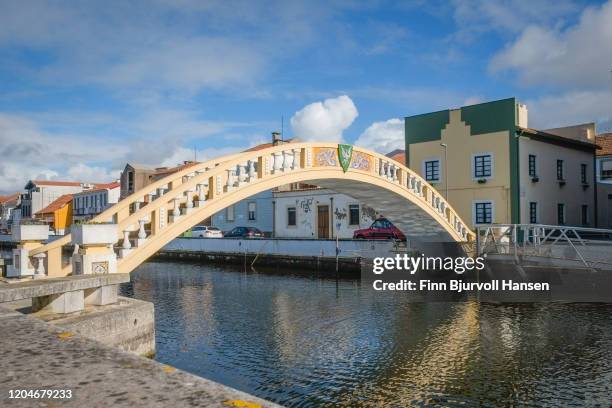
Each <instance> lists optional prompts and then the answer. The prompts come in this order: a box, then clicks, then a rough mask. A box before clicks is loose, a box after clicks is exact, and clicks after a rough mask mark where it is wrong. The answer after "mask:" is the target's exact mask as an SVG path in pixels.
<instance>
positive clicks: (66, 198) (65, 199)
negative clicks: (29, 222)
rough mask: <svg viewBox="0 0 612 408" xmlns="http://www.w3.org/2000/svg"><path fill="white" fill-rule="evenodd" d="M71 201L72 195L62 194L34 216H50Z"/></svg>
mask: <svg viewBox="0 0 612 408" xmlns="http://www.w3.org/2000/svg"><path fill="white" fill-rule="evenodd" d="M71 201H72V194H64V195H63V196H60V197H59V198H58V199H57V200H55V201H53V202H52V203H51V204H49V205H48V206H46V207H45V208H43V209H42V210H40V211H38V212H37V213H36V214H51V213H53V212H55V211H57V210H59V209H60V208H62V207H63V206H65V205H66V204H68V203H69V202H71Z"/></svg>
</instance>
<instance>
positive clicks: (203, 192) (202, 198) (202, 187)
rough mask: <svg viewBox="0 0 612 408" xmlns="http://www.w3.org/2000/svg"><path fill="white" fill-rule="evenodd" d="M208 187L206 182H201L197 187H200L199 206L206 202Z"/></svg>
mask: <svg viewBox="0 0 612 408" xmlns="http://www.w3.org/2000/svg"><path fill="white" fill-rule="evenodd" d="M207 187H208V184H204V183H199V184H198V186H197V188H198V207H200V206H201V205H202V204H204V202H205V201H206V194H207V191H206V188H207Z"/></svg>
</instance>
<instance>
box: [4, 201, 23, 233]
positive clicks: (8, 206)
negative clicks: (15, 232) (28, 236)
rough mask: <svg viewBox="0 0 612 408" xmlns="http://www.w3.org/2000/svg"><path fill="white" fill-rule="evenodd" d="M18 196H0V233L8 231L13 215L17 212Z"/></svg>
mask: <svg viewBox="0 0 612 408" xmlns="http://www.w3.org/2000/svg"><path fill="white" fill-rule="evenodd" d="M20 198H21V195H20V194H12V195H10V196H0V231H10V229H11V227H12V224H13V220H14V218H13V217H14V213H15V212H16V211H18V206H19V201H20Z"/></svg>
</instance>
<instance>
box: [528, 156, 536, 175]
mask: <svg viewBox="0 0 612 408" xmlns="http://www.w3.org/2000/svg"><path fill="white" fill-rule="evenodd" d="M529 177H537V173H536V156H535V154H530V155H529Z"/></svg>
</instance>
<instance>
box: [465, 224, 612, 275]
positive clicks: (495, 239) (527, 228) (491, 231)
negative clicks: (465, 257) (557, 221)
mask: <svg viewBox="0 0 612 408" xmlns="http://www.w3.org/2000/svg"><path fill="white" fill-rule="evenodd" d="M476 250H477V254H478V255H479V256H483V255H493V254H498V255H513V256H514V258H515V260H516V261H517V262H518V261H519V258H520V257H525V256H531V257H546V258H550V259H564V260H570V261H578V262H579V263H580V264H582V265H583V266H584V267H587V268H597V267H599V266H601V265H604V264H605V265H609V266H612V230H609V229H599V228H584V227H572V226H564V225H543V224H493V225H489V226H486V227H478V228H476Z"/></svg>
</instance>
